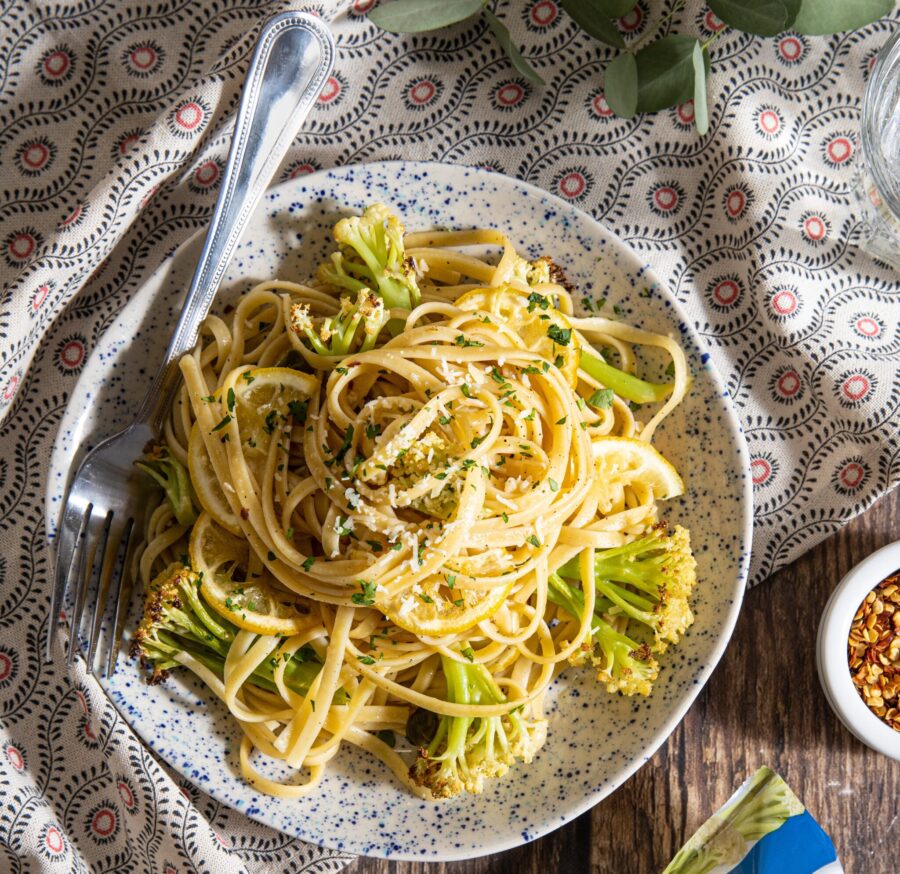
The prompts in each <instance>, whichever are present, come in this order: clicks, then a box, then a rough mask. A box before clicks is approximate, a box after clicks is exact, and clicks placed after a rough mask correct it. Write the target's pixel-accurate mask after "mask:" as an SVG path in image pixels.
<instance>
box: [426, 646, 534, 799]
mask: <svg viewBox="0 0 900 874" xmlns="http://www.w3.org/2000/svg"><path fill="white" fill-rule="evenodd" d="M441 665H442V667H443V671H444V677H445V678H446V681H447V700H448V701H450V702H452V703H455V704H476V705H478V704H500V703H502V702H504V701H506V697H505V696H504V694H503V692H502V691H501V690H500V688H499V687H498V686H497V684H496V683H495V682H494V680H493V678H492V677H491V675H490V672H489V671H488V670H487V669H486V668H485V667H484V665H480V664H477V663H462V662H458V661H455V660H454V659H451V658H448V657H446V656H444V655H442V656H441ZM545 736H546V721H544V720H539V721H537V722H533V723H529V722H528V721H527V720H526V719H525V717H524V716H523V715H522V713H521V712H520V711H518V710H516V711H513V712H511V713H508V714H506V715H504V716H491V717H456V716H442V717H441V718H440V721H439V722H438V726H437V731H436V732H435V734H434V737H433V738H432V740H431V742H430V743H429V744H428V746H427V747H423V748H422V749H420V750H419V756H418V758H417V759H416V761H415V762H414V763H413V764H412V766H411V767H410V769H409V776H410V779H411V780H412V781H413V782H414V783H416V784H418V785H419V786H423V787H425V788H427V789H429V790H430V792H431V794H432V795H433V796H434V797H435V798H450V797H452V796H454V795H458V794H459V793H461V792H464V791H465V792H472V793H474V794H478V793H480V792H481V791H482V790H483V788H484V780H485V778H492V777H501V776H502V775H503V774H505V773H506V772H507V771H508V770H509V767H510V765H512V764H513V762H515V761H516V760H517V759H519V760H521V761H523V762H530V761H531V760H532V758H533V757H534V754H535V753H536V752H537V750H538V749H539V748H540V746H541V744H542V743H543V740H544V737H545Z"/></svg>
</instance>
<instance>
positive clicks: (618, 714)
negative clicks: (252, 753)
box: [47, 162, 751, 860]
mask: <svg viewBox="0 0 900 874" xmlns="http://www.w3.org/2000/svg"><path fill="white" fill-rule="evenodd" d="M377 200H381V201H384V202H387V203H390V204H393V206H394V207H395V208H396V209H397V210H399V212H400V214H401V215H402V217H403V220H404V221H405V223H406V226H407V227H408V228H428V227H434V226H449V227H467V226H473V225H493V226H496V227H499V228H501V229H502V230H503V231H504V232H505V233H507V234H508V235H509V236H510V237H511V239H513V240H514V241H515V243H516V245H517V246H518V247H519V249H520V251H522V252H527V253H529V255H530V256H531V257H536V256H538V255H540V254H542V253H547V254H549V255H551V256H552V257H553V258H554V260H556V261H557V262H558V263H560V264H561V265H562V266H563V267H564V269H565V271H566V273H567V274H568V276H569V277H570V278H571V279H572V280H573V281H574V282H575V283H576V284H577V286H578V289H579V297H580V296H581V295H588V296H590V297H593V298H595V299H599V298H601V297H602V298H606V299H607V301H608V302H607V304H606V307H607V308H608V309H610V310H611V309H612V308H613V305H614V304H615V305H617V307H618V308H619V309H618V310H617V312H619V313H620V314H621V316H622V318H625V319H627V320H628V321H630V322H632V323H634V324H636V325H641V326H643V327H646V328H650V329H652V330H656V331H665V332H671V333H673V334H675V335H680V337H681V338H682V341H683V342H684V344H685V345H686V347H687V353H688V358H689V361H690V364H691V368H692V370H693V372H694V375H695V382H694V387H693V391H692V393H691V395H690V397H689V398H688V399H687V400H686V401H685V402H684V403H683V404H682V405H681V407H680V408H679V409H678V411H677V413H676V414H675V415H673V416H672V417H670V418H669V419H668V420H667V421H666V422H665V425H664V427H663V428H662V430H661V431H660V432H659V433H658V437H657V440H656V443H657V445H658V446H659V448H660V449H661V450H662V451H663V452H664V453H665V454H666V455H667V456H668V458H670V459H671V460H672V461H673V462H674V464H675V465H676V466H677V467H678V469H679V471H680V472H681V473H682V475H683V476H684V479H685V482H686V483H687V494H685V495H684V497H683V498H681V499H680V500H678V501H675V502H671V503H670V504H669V506H668V508H667V514H668V516H669V518H670V519H672V520H677V521H678V522H680V523H681V524H683V525H685V526H687V527H689V528H690V529H691V532H692V538H693V542H694V544H695V545H696V552H697V560H698V563H699V568H698V575H699V585H698V587H697V595H696V600H695V610H696V616H697V619H696V622H695V624H694V625H693V627H692V628H691V629H690V631H689V632H688V634H687V636H686V637H685V639H684V641H683V643H682V644H681V645H680V646H679V647H677V648H676V649H674V650H672V651H670V653H669V654H667V655H666V656H665V657H664V658H663V660H662V661H663V669H662V671H661V674H660V677H659V680H658V682H657V684H656V688H655V691H654V693H653V696H652V697H651V698H649V699H643V698H631V699H629V698H618V697H612V696H610V695H608V694H607V693H606V692H605V691H604V690H603V689H602V688H600V687H599V686H598V685H597V684H596V681H595V680H594V678H593V673H592V672H591V671H577V670H574V669H569V670H568V671H566V672H565V673H564V674H563V675H562V676H561V677H560V679H558V680H557V682H556V683H555V684H554V686H553V688H552V690H551V693H550V695H549V701H550V705H549V708H548V709H549V714H550V727H549V737H548V740H547V743H546V745H545V746H544V748H543V749H542V750H541V751H540V753H539V755H538V756H537V758H536V759H535V761H534V762H533V763H532V764H531V765H529V766H524V765H517V766H515V767H514V768H513V769H512V770H511V771H510V773H509V774H508V775H507V776H506V777H505V778H504V779H501V780H495V781H490V782H489V783H488V787H487V789H486V791H485V792H484V794H483V795H481V796H478V797H473V796H466V797H460V798H456V799H453V800H452V801H449V802H446V803H441V804H434V805H432V804H425V803H423V802H421V801H419V800H417V799H416V798H414V797H412V796H411V795H410V794H408V793H407V792H406V791H405V790H404V789H403V788H402V787H401V786H400V785H398V783H397V782H396V781H395V780H394V779H393V778H392V776H391V774H390V773H389V772H388V770H387V768H385V767H383V766H382V765H381V763H380V762H378V761H375V760H373V759H372V758H370V757H369V756H367V755H366V754H363V753H360V752H358V751H356V750H354V749H353V748H350V747H347V748H346V749H344V750H343V751H342V752H341V753H340V754H339V756H338V757H337V759H336V760H335V761H334V763H333V764H332V765H331V766H330V767H329V770H328V773H327V776H326V777H325V779H324V780H323V782H322V784H321V787H320V788H319V790H318V791H316V792H315V793H314V794H312V795H311V796H310V797H308V798H304V799H301V800H297V801H290V800H282V799H276V798H269V797H268V796H265V795H260V794H258V793H257V792H256V791H255V790H254V789H252V788H251V787H250V786H249V785H247V784H246V783H244V781H243V780H242V779H241V777H240V774H239V770H238V764H237V752H238V740H239V732H238V730H237V728H236V726H235V725H234V724H233V723H232V721H231V719H230V718H229V716H228V715H227V713H226V712H225V711H224V709H223V708H222V707H221V706H219V703H218V702H217V701H216V700H215V699H214V698H213V697H212V695H209V694H206V692H205V691H204V690H203V689H202V688H201V687H200V686H199V685H198V684H197V683H194V682H192V681H191V680H190V679H189V677H188V676H179V677H175V678H173V679H171V680H170V681H169V682H168V683H167V684H165V685H163V686H148V685H146V683H145V682H144V680H143V679H142V677H141V674H140V672H139V671H138V668H137V666H136V665H135V664H134V663H133V662H132V661H130V660H129V659H127V658H126V657H125V656H120V657H119V664H118V670H117V672H116V674H115V675H114V676H113V677H112V679H111V680H107V681H103V682H104V685H105V688H106V691H107V693H108V694H109V696H110V697H111V698H112V700H113V701H114V702H115V704H116V706H117V707H118V708H119V710H120V711H121V713H122V714H123V715H124V717H125V718H126V719H127V720H128V721H129V722H130V723H131V725H132V726H133V728H134V730H135V731H136V732H137V734H138V735H139V736H140V737H141V738H142V739H143V740H144V742H145V743H146V744H147V745H148V746H149V747H150V748H151V749H153V750H154V751H155V752H156V753H157V754H158V755H159V756H160V757H161V758H162V759H164V760H165V761H166V762H168V763H169V765H171V766H172V767H173V768H175V770H177V771H179V772H181V773H182V774H184V776H185V777H187V778H188V779H190V780H191V781H193V782H194V783H196V785H197V786H199V787H200V788H201V789H203V790H204V791H205V792H208V793H209V794H210V795H212V796H213V797H215V798H216V799H218V800H219V801H221V802H223V803H225V804H228V805H230V806H231V807H233V808H236V809H237V810H241V811H243V812H245V813H246V814H247V815H248V816H250V817H252V818H253V819H256V820H258V821H259V822H262V823H265V824H266V825H270V826H272V827H274V828H276V829H279V830H281V831H283V832H287V833H289V834H292V835H298V836H299V837H301V838H304V839H306V840H309V841H312V842H314V843H316V844H321V845H324V846H327V847H332V848H337V849H341V850H345V851H349V852H356V853H364V854H368V855H374V856H384V857H391V858H397V859H431V860H439V859H443V860H450V859H459V858H470V857H473V856H478V855H482V854H486V853H494V852H498V851H500V850H505V849H509V848H511V847H514V846H517V845H519V844H522V843H525V842H526V841H530V840H533V839H534V838H537V837H539V836H540V835H542V834H544V833H546V832H549V831H551V830H552V829H555V828H558V827H559V826H561V825H563V823H565V822H568V821H569V820H571V819H573V818H574V817H576V816H578V815H579V814H580V813H582V812H583V811H585V810H587V809H588V808H589V807H591V806H592V805H594V804H596V803H597V802H598V801H600V799H601V798H604V797H605V796H607V795H609V793H610V792H612V791H613V790H614V789H615V788H616V787H617V786H619V785H620V784H621V783H622V782H623V781H624V780H626V779H627V778H628V777H629V776H630V775H631V774H632V773H634V771H636V770H637V769H638V768H639V767H640V766H641V765H642V764H643V763H644V762H645V761H647V759H648V758H649V757H650V756H651V755H652V753H653V752H654V751H655V750H656V749H657V747H659V745H660V744H661V743H662V742H663V741H664V740H665V739H666V738H667V737H668V735H669V734H670V733H671V732H672V730H673V729H674V728H675V726H676V725H677V724H678V721H679V720H680V719H681V718H682V716H683V715H684V713H685V711H686V710H687V708H688V707H689V706H690V704H691V702H692V701H693V700H694V698H696V696H697V693H698V692H699V691H700V689H701V688H702V687H703V684H704V683H705V682H706V680H707V679H708V678H709V675H710V673H711V671H712V670H713V668H714V667H715V665H716V663H717V662H718V660H719V658H720V656H721V655H722V652H723V651H724V649H725V645H726V643H727V642H728V639H729V637H730V635H731V632H732V628H733V627H734V623H735V620H736V618H737V614H738V609H739V606H740V602H741V596H742V593H743V590H744V584H745V578H746V573H747V564H748V558H749V548H750V518H751V517H750V505H751V504H750V498H751V487H750V480H749V477H748V474H747V466H748V462H747V453H746V449H745V445H744V440H743V437H742V435H741V431H740V427H739V425H738V422H737V419H736V417H735V414H734V412H733V411H732V407H731V403H730V401H729V399H728V397H727V395H726V392H725V391H724V389H723V387H722V384H721V382H720V381H719V379H718V377H717V376H716V374H715V373H714V372H713V370H712V369H711V366H710V364H709V356H708V355H706V354H705V353H703V352H702V351H701V349H700V348H699V347H698V344H697V340H696V337H695V336H694V334H693V331H692V330H691V329H690V328H689V327H688V325H687V323H686V322H685V320H684V316H683V314H682V313H681V311H680V310H679V308H678V306H677V305H676V304H675V302H674V301H673V300H672V298H671V297H670V296H669V294H668V292H667V291H666V290H665V289H664V288H662V287H661V286H660V284H659V283H658V282H657V280H656V279H655V277H654V276H653V274H652V272H651V271H650V270H649V269H648V268H647V266H646V265H645V264H643V263H642V262H641V261H640V260H639V258H638V257H637V256H636V255H635V254H634V253H633V252H632V251H631V250H629V249H628V248H627V247H626V246H625V245H624V244H623V243H622V242H621V241H620V240H618V239H617V238H616V237H615V236H614V235H613V234H611V233H610V232H609V231H607V230H605V229H604V228H603V227H601V226H600V225H598V224H597V223H596V222H595V221H594V220H593V219H591V218H590V217H589V216H587V215H585V214H584V213H582V212H579V211H578V210H577V209H575V208H574V207H572V206H571V205H569V204H567V203H564V202H563V201H561V200H559V199H558V198H556V197H552V196H551V195H549V194H546V193H544V192H543V191H540V190H539V189H537V188H534V187H533V186H530V185H527V184H525V183H522V182H518V181H516V180H513V179H509V178H506V177H504V176H499V175H496V174H493V173H488V172H484V171H481V170H474V169H471V168H466V167H457V166H450V165H442V164H423V163H405V162H391V163H380V164H367V165H361V166H355V167H345V168H341V169H338V170H333V171H327V172H321V173H316V174H314V175H311V176H305V177H301V178H298V179H295V180H293V181H291V182H289V183H286V184H284V185H281V186H279V187H277V188H274V189H272V190H271V191H270V192H269V193H268V194H267V195H266V197H265V199H264V202H263V203H262V205H261V206H260V207H259V209H258V211H257V213H256V216H255V218H254V220H253V221H252V222H251V229H250V231H249V232H248V234H247V239H246V240H245V241H244V242H243V243H242V244H241V246H240V248H239V249H238V251H237V254H236V255H235V257H234V259H233V262H232V265H231V267H230V269H229V271H228V274H227V278H226V281H225V283H224V285H223V290H222V293H221V300H220V302H219V304H218V305H219V306H221V305H222V302H224V301H225V300H226V299H229V298H233V297H234V296H236V295H237V294H239V293H240V292H241V291H243V290H245V289H246V288H248V287H249V286H251V285H252V284H254V283H256V282H258V281H259V280H262V279H266V278H269V277H271V276H273V275H277V276H279V277H283V278H288V279H299V280H302V279H304V278H305V277H308V276H309V275H310V274H311V272H312V271H313V269H314V267H315V265H316V264H317V263H318V261H319V260H320V258H321V256H322V254H323V253H324V251H325V247H326V246H327V240H328V235H329V232H330V229H331V227H332V225H333V223H334V221H335V220H336V217H337V216H338V215H339V214H340V213H342V212H346V211H348V210H354V211H358V210H362V209H363V207H365V206H366V205H367V204H368V203H370V202H372V201H377ZM199 248H200V242H199V240H193V241H192V242H190V243H188V244H186V245H185V246H183V247H182V248H181V249H180V250H179V251H177V252H175V253H174V254H173V255H172V256H171V257H169V258H167V259H166V261H165V262H164V263H163V264H162V265H161V266H160V268H159V270H158V271H157V272H156V273H155V274H154V276H153V278H152V279H151V280H150V281H149V282H148V283H147V284H146V285H145V286H144V287H143V288H142V289H141V290H140V291H139V292H138V293H137V294H136V295H135V297H134V298H133V299H132V300H131V301H130V302H129V304H128V306H127V307H125V309H124V310H123V311H122V312H121V314H120V315H119V317H118V318H117V319H116V321H115V322H114V323H113V324H112V325H111V326H110V327H109V329H108V330H107V331H106V333H105V334H104V335H103V336H102V337H101V339H100V340H99V342H98V343H97V346H96V348H95V349H94V350H93V353H92V355H91V356H90V358H89V359H88V361H87V363H86V364H85V367H84V372H83V374H82V376H81V379H80V381H79V383H78V386H77V388H76V390H75V392H74V393H73V396H72V399H71V401H70V403H69V407H68V411H67V413H66V415H65V417H64V419H63V422H62V426H61V428H60V432H59V436H58V438H57V441H56V446H55V449H54V454H53V459H52V462H51V473H50V487H49V494H48V501H47V519H48V528H49V530H50V533H51V536H52V532H53V530H54V528H55V523H56V516H57V513H58V510H59V506H60V501H61V496H62V493H63V489H64V485H65V483H66V481H67V478H68V476H69V475H70V472H71V471H73V470H74V468H75V466H76V464H77V461H78V460H79V452H78V451H76V449H77V447H80V446H83V445H85V444H86V443H91V444H93V443H95V442H96V440H97V439H98V438H100V437H102V436H105V435H106V434H109V433H111V432H113V431H115V430H118V429H119V428H121V427H123V426H124V425H125V424H126V423H127V422H128V421H129V419H130V416H131V414H132V412H133V411H134V410H135V408H136V407H137V405H138V402H139V400H140V398H141V396H142V395H143V393H144V390H145V388H146V387H147V386H148V384H149V380H150V376H151V375H152V373H153V371H154V370H155V363H156V362H157V361H158V360H159V359H160V358H161V357H162V350H163V349H164V348H165V346H166V343H167V341H168V338H169V332H170V330H171V326H172V325H173V314H174V313H175V312H176V311H177V310H178V307H179V300H180V295H181V294H182V292H183V289H184V288H186V287H187V285H188V283H189V281H190V278H191V274H192V273H193V268H194V264H195V259H196V257H197V255H198V252H199ZM645 289H648V290H649V291H645ZM638 291H643V292H644V293H643V294H641V295H639V294H638V293H637V292H638ZM132 621H133V620H132Z"/></svg>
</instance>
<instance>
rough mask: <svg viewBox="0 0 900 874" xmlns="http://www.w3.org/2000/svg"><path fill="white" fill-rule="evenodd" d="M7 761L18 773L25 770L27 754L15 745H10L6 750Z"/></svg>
mask: <svg viewBox="0 0 900 874" xmlns="http://www.w3.org/2000/svg"><path fill="white" fill-rule="evenodd" d="M4 752H5V753H6V761H7V762H9V764H10V766H11V767H12V768H13V769H15V770H16V771H24V770H25V754H24V753H23V752H22V750H20V749H19V748H18V747H17V746H15V745H14V744H11V743H8V744H7V745H6V747H5V749H4Z"/></svg>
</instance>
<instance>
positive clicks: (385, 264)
mask: <svg viewBox="0 0 900 874" xmlns="http://www.w3.org/2000/svg"><path fill="white" fill-rule="evenodd" d="M403 233H404V229H403V225H402V224H401V223H400V220H399V219H398V218H397V216H396V215H394V214H393V213H392V212H391V211H390V209H388V207H386V206H385V205H384V204H382V203H375V204H372V205H371V206H369V207H367V208H366V211H365V212H364V213H363V214H362V215H361V216H350V217H348V218H345V219H341V220H340V221H339V222H338V223H337V224H336V225H335V226H334V238H335V240H337V242H338V244H339V245H340V249H339V251H337V252H335V253H334V254H333V255H332V256H331V259H330V260H329V261H326V262H325V263H324V264H322V265H321V266H320V268H319V273H318V276H319V279H320V280H321V281H323V282H326V283H328V284H329V285H332V286H334V287H335V288H342V289H347V290H348V291H353V292H359V291H361V290H363V289H365V288H369V289H371V290H372V291H374V292H375V293H377V294H378V295H379V296H380V297H381V298H382V300H383V301H384V305H385V307H386V308H387V309H389V310H390V309H404V310H411V309H412V308H413V307H415V306H417V305H418V304H419V302H420V300H421V293H420V292H419V286H418V283H417V281H416V270H415V265H414V264H413V262H412V260H411V259H410V258H407V257H406V251H405V249H404V246H403Z"/></svg>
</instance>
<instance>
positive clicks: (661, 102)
mask: <svg viewBox="0 0 900 874" xmlns="http://www.w3.org/2000/svg"><path fill="white" fill-rule="evenodd" d="M696 43H697V40H695V39H694V38H693V37H691V36H677V35H674V34H673V35H670V36H664V37H662V38H661V39H658V40H657V41H656V42H652V43H650V45H648V46H647V47H646V48H643V49H641V50H640V51H639V52H638V53H637V54H636V55H635V56H634V60H635V62H636V63H637V72H638V100H637V111H638V112H656V111H657V110H660V109H665V108H666V107H667V106H677V105H678V104H679V103H684V102H685V101H687V100H690V99H691V98H692V97H693V96H694V46H695V45H696ZM703 66H704V69H705V70H706V72H709V54H708V53H707V52H706V49H703Z"/></svg>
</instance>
